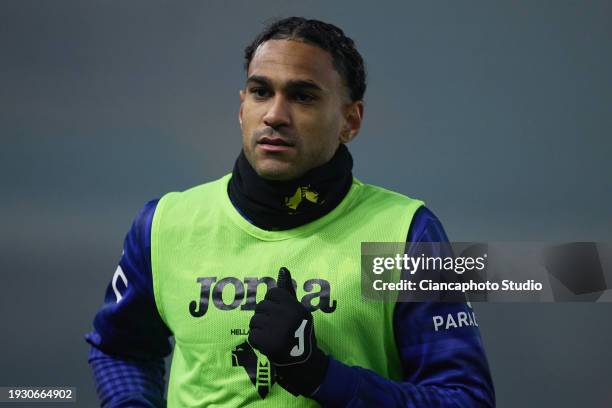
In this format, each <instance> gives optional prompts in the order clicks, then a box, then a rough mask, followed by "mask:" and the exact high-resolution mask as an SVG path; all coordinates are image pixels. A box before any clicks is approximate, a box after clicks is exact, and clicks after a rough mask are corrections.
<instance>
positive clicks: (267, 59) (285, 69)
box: [248, 40, 342, 89]
mask: <svg viewBox="0 0 612 408" xmlns="http://www.w3.org/2000/svg"><path fill="white" fill-rule="evenodd" d="M252 75H261V76H265V77H268V78H269V79H271V80H272V81H280V82H284V81H288V80H296V79H299V80H305V81H314V82H316V83H317V84H319V85H320V86H322V87H323V88H324V89H325V88H327V89H331V88H334V87H341V86H342V78H341V77H340V74H339V73H338V71H336V69H335V68H334V65H333V61H332V56H331V54H330V53H329V52H327V51H325V50H323V49H321V48H319V47H317V46H315V45H311V44H307V43H304V42H302V41H299V40H268V41H266V42H264V43H262V44H261V45H260V46H259V47H257V50H256V51H255V54H254V55H253V59H252V60H251V63H250V65H249V72H248V76H249V77H250V76H252Z"/></svg>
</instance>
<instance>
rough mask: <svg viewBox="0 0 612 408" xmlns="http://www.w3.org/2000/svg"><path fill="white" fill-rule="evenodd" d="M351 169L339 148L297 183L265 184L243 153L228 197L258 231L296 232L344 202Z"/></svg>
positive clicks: (345, 153)
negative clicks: (295, 230)
mask: <svg viewBox="0 0 612 408" xmlns="http://www.w3.org/2000/svg"><path fill="white" fill-rule="evenodd" d="M352 168H353V159H352V157H351V154H350V153H349V151H348V149H347V148H346V146H345V145H344V144H340V146H339V147H338V150H337V151H336V153H335V154H334V156H333V157H332V158H331V160H329V161H328V162H327V163H325V164H323V165H321V166H319V167H316V168H313V169H311V170H309V171H308V172H307V173H306V174H304V175H302V176H301V177H299V178H297V179H295V180H288V181H275V180H266V179H264V178H262V177H260V176H259V175H258V174H257V173H256V172H255V170H254V169H253V167H252V166H251V165H250V163H249V162H248V160H247V159H246V157H245V155H244V152H240V155H239V156H238V159H237V160H236V163H235V165H234V170H233V172H232V179H231V180H230V183H229V187H228V194H229V197H230V200H231V201H232V203H233V204H234V206H235V207H236V209H237V210H238V211H239V212H240V213H241V214H242V215H243V216H244V217H245V218H246V219H247V220H249V221H250V222H251V223H253V224H254V225H256V226H258V227H259V228H262V229H265V230H286V229H291V228H296V227H299V226H300V225H304V224H307V223H309V222H312V221H314V220H316V219H318V218H321V217H322V216H324V215H325V214H327V213H329V212H330V211H331V210H333V209H334V208H335V207H336V206H337V205H338V204H339V203H340V202H341V201H342V199H343V198H344V197H345V196H346V194H347V193H348V191H349V189H350V187H351V184H352V181H353V175H352V172H351V171H352Z"/></svg>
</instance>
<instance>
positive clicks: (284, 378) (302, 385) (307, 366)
mask: <svg viewBox="0 0 612 408" xmlns="http://www.w3.org/2000/svg"><path fill="white" fill-rule="evenodd" d="M328 366H329V358H328V356H327V355H326V354H325V353H323V352H322V351H321V350H320V349H319V348H318V347H316V348H315V349H314V350H313V351H312V356H311V357H310V358H309V359H308V360H307V361H305V362H304V363H303V364H296V365H293V366H284V367H283V366H276V367H275V368H276V375H277V381H278V383H279V384H280V385H281V386H282V387H283V388H284V389H286V390H287V391H289V392H290V393H292V394H293V395H295V396H297V395H303V396H305V397H310V396H311V395H312V394H314V392H315V391H316V390H317V389H318V388H319V386H320V385H321V384H322V383H323V380H324V379H325V374H326V373H327V367H328Z"/></svg>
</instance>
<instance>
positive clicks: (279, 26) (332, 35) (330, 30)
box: [244, 17, 366, 101]
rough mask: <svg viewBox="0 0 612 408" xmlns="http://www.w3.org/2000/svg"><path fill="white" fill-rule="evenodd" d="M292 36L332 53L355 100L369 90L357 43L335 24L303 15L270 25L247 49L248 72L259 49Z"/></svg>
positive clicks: (246, 65)
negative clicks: (263, 44)
mask: <svg viewBox="0 0 612 408" xmlns="http://www.w3.org/2000/svg"><path fill="white" fill-rule="evenodd" d="M280 39H292V40H300V41H303V42H305V43H309V44H312V45H316V46H317V47H319V48H321V49H323V50H325V51H327V52H329V53H330V54H331V56H332V61H333V64H334V68H335V69H336V70H337V71H338V73H339V74H340V76H341V77H342V78H343V79H344V81H345V83H346V86H347V87H348V89H349V94H350V97H351V100H353V101H358V100H361V99H363V95H364V93H365V90H366V73H365V66H364V63H363V58H362V57H361V54H359V52H358V51H357V49H356V48H355V42H354V41H353V40H352V39H350V38H349V37H347V36H346V35H344V32H343V31H342V30H341V29H340V28H338V27H336V26H335V25H333V24H328V23H324V22H322V21H319V20H307V19H305V18H302V17H288V18H284V19H281V20H276V21H274V22H272V23H271V24H269V25H268V26H267V27H266V28H265V29H264V30H263V31H262V32H261V33H260V34H259V35H258V36H257V38H255V40H254V41H253V42H252V43H251V44H250V45H249V46H247V47H246V48H245V49H244V60H245V61H244V68H245V69H246V70H247V71H248V70H249V65H250V63H251V60H252V59H253V54H255V50H257V47H259V45H261V44H262V43H264V42H266V41H268V40H280Z"/></svg>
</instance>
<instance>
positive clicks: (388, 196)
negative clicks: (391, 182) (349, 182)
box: [353, 178, 425, 211]
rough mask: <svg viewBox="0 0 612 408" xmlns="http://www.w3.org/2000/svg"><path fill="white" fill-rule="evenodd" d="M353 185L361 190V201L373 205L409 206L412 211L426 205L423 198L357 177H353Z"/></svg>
mask: <svg viewBox="0 0 612 408" xmlns="http://www.w3.org/2000/svg"><path fill="white" fill-rule="evenodd" d="M353 186H354V187H356V188H358V189H359V190H360V196H359V199H360V201H366V202H368V203H370V204H373V205H378V206H384V207H393V208H408V209H409V210H411V211H416V210H417V209H418V208H420V207H422V206H423V205H425V203H424V202H423V201H422V200H419V199H416V198H412V197H409V196H407V195H405V194H402V193H398V192H396V191H392V190H388V189H386V188H383V187H380V186H376V185H373V184H367V183H363V182H361V181H360V180H358V179H356V178H354V179H353Z"/></svg>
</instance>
